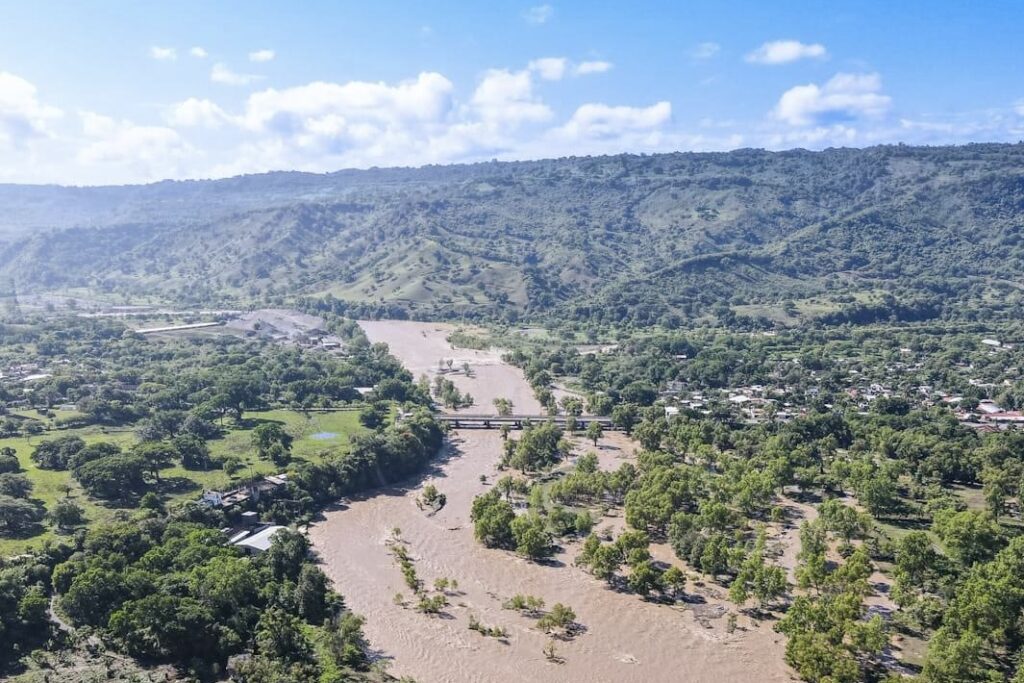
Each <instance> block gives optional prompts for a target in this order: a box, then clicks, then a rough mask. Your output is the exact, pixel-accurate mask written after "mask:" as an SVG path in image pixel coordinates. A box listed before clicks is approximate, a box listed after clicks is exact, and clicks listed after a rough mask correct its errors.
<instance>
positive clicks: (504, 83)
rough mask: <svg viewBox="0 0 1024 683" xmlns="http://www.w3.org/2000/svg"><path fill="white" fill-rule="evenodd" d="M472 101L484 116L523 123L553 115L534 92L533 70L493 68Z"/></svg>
mask: <svg viewBox="0 0 1024 683" xmlns="http://www.w3.org/2000/svg"><path fill="white" fill-rule="evenodd" d="M471 104H472V106H473V108H474V110H475V111H476V113H477V114H478V115H479V116H480V118H481V119H483V120H485V121H490V122H503V123H510V124H513V125H515V124H519V123H527V122H534V123H536V122H541V121H546V120H548V119H550V118H551V116H552V112H551V109H550V108H549V107H548V106H547V105H546V104H544V103H543V102H541V101H540V99H539V98H537V97H535V96H534V94H533V79H532V78H531V77H530V72H529V71H508V70H507V69H491V70H489V71H488V72H487V73H486V74H485V75H484V78H483V80H481V81H480V84H479V85H477V87H476V90H475V91H474V92H473V98H472V100H471Z"/></svg>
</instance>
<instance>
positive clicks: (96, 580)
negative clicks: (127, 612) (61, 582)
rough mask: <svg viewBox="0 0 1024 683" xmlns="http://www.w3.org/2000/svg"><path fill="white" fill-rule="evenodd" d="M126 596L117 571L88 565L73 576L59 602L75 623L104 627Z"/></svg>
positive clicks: (121, 578)
mask: <svg viewBox="0 0 1024 683" xmlns="http://www.w3.org/2000/svg"><path fill="white" fill-rule="evenodd" d="M128 597H129V595H128V590H127V586H126V585H125V581H124V577H123V575H122V574H121V573H120V572H115V571H113V570H110V569H104V568H99V567H92V568H89V569H87V570H86V571H84V572H83V573H81V574H79V575H78V576H76V577H75V578H74V580H73V581H72V582H71V586H70V587H69V588H68V590H67V591H66V592H65V593H64V595H63V596H62V597H61V601H60V605H61V608H62V609H63V610H64V612H65V613H66V614H67V615H68V616H69V617H71V619H72V620H73V621H74V622H75V623H77V624H88V625H90V626H104V625H106V623H107V619H108V618H109V616H110V614H111V613H112V612H113V611H114V610H116V609H118V608H119V607H120V606H121V604H122V603H123V602H124V601H125V600H126V599H127V598H128Z"/></svg>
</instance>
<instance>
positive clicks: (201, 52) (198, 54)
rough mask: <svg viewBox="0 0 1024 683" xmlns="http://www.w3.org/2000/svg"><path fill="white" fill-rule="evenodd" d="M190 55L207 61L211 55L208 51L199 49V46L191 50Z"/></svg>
mask: <svg viewBox="0 0 1024 683" xmlns="http://www.w3.org/2000/svg"><path fill="white" fill-rule="evenodd" d="M188 53H189V54H190V55H192V56H193V57H195V58H196V59H206V57H207V56H209V53H208V52H207V51H206V49H205V48H202V47H199V46H198V45H196V46H195V47H193V48H192V49H191V50H189V51H188Z"/></svg>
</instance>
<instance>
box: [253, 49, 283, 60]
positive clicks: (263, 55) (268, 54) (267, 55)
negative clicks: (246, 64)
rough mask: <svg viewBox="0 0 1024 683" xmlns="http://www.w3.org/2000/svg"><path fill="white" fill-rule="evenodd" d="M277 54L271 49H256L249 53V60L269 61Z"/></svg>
mask: <svg viewBox="0 0 1024 683" xmlns="http://www.w3.org/2000/svg"><path fill="white" fill-rule="evenodd" d="M276 56H277V54H276V53H275V52H274V51H273V50H256V51H255V52H250V53H249V61H250V62H270V61H273V59H274V57H276Z"/></svg>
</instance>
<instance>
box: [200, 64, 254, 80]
mask: <svg viewBox="0 0 1024 683" xmlns="http://www.w3.org/2000/svg"><path fill="white" fill-rule="evenodd" d="M261 78H263V77H262V76H257V75H255V74H240V73H236V72H234V71H232V70H231V69H230V68H228V66H227V65H226V64H222V63H220V62H218V63H217V64H214V65H213V69H211V70H210V80H211V81H213V82H214V83H223V84H225V85H248V84H250V83H254V82H256V81H258V80H260V79H261Z"/></svg>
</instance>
